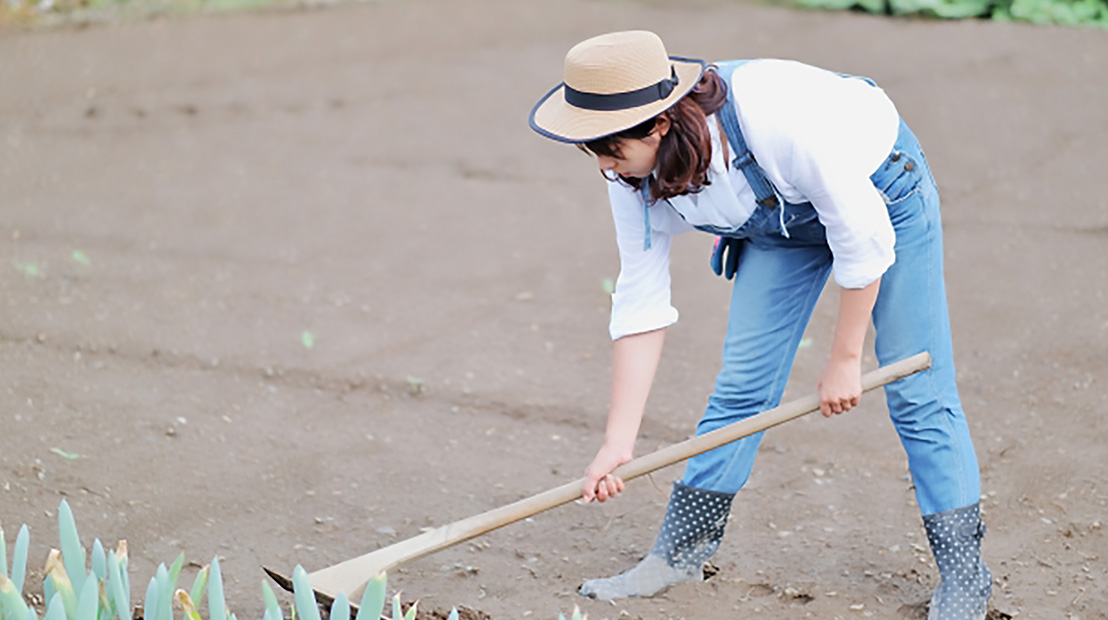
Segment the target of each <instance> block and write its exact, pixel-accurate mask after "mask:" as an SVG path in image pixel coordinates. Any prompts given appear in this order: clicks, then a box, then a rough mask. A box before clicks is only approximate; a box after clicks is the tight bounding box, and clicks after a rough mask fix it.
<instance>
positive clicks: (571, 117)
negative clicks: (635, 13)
mask: <svg viewBox="0 0 1108 620" xmlns="http://www.w3.org/2000/svg"><path fill="white" fill-rule="evenodd" d="M703 72H704V61H703V60H695V59H691V58H680V57H677V56H669V55H667V54H666V48H665V45H663V44H662V40H661V39H660V38H658V35H656V34H654V33H653V32H647V31H645V30H633V31H629V32H612V33H609V34H602V35H600V36H598V37H593V38H591V39H587V40H585V41H582V42H581V43H578V44H577V45H575V46H573V49H571V50H569V53H568V54H566V64H565V81H564V82H562V83H561V84H558V85H557V86H555V87H554V89H553V90H551V91H550V92H549V93H547V94H546V96H545V97H543V98H542V99H540V100H539V102H538V103H537V104H535V107H534V108H532V109H531V118H530V123H531V128H532V129H534V130H535V131H537V132H539V133H540V134H542V135H544V136H546V137H548V138H553V139H555V140H560V141H562V142H588V141H590V140H595V139H597V138H603V137H604V136H610V135H612V134H615V133H619V132H621V131H623V130H624V129H630V128H631V127H634V126H635V125H638V124H639V123H641V122H643V121H645V120H647V119H649V118H652V117H654V116H657V115H659V114H661V113H662V112H664V111H666V110H668V109H669V108H670V107H672V106H673V105H674V104H676V103H677V102H678V101H680V100H681V98H682V97H684V96H685V95H687V94H688V93H689V91H691V90H692V89H693V87H694V86H696V84H697V82H699V81H700V76H701V74H702V73H703Z"/></svg>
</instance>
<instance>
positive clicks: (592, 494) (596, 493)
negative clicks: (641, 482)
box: [582, 443, 632, 504]
mask: <svg viewBox="0 0 1108 620" xmlns="http://www.w3.org/2000/svg"><path fill="white" fill-rule="evenodd" d="M631 457H632V449H631V448H622V447H617V446H613V445H609V444H608V443H605V444H604V445H603V446H601V447H600V451H599V452H597V453H596V458H594V459H593V460H592V463H590V464H589V466H588V467H587V468H585V485H584V488H583V489H582V496H583V497H584V498H585V503H586V504H587V503H589V502H591V501H592V500H594V499H595V500H599V501H601V502H603V501H607V500H608V498H611V497H615V496H616V495H619V494H620V492H622V491H623V479H622V478H620V477H619V476H613V475H611V474H612V470H614V469H615V468H617V467H619V466H620V465H623V464H624V463H626V462H628V461H630V460H631Z"/></svg>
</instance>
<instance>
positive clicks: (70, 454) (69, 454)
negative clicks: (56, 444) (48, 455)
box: [50, 448, 81, 461]
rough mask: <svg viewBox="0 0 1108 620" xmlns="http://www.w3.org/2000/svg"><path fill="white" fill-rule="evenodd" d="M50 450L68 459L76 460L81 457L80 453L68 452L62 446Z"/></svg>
mask: <svg viewBox="0 0 1108 620" xmlns="http://www.w3.org/2000/svg"><path fill="white" fill-rule="evenodd" d="M50 451H51V452H53V453H54V454H57V455H58V456H60V457H62V458H63V459H66V460H68V461H76V460H77V459H79V458H81V455H80V454H77V453H75V452H66V451H65V450H62V449H61V448H50Z"/></svg>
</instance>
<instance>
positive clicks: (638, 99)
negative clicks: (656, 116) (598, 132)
mask: <svg viewBox="0 0 1108 620" xmlns="http://www.w3.org/2000/svg"><path fill="white" fill-rule="evenodd" d="M677 83H678V79H677V70H676V69H674V68H673V67H672V66H671V67H670V77H668V78H666V79H664V80H662V81H661V82H658V83H656V84H651V85H650V86H647V87H645V88H640V89H638V90H632V91H628V92H625V93H586V92H581V91H579V90H576V89H574V88H573V87H572V86H570V85H569V84H566V85H565V88H566V92H565V97H566V103H568V104H569V105H571V106H574V107H576V108H584V109H586V110H596V111H598V112H612V111H615V110H627V109H630V108H637V107H639V106H644V105H647V104H649V103H654V102H655V101H661V100H662V99H665V98H666V97H668V96H670V93H672V92H673V89H675V88H677Z"/></svg>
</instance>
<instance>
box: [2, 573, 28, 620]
mask: <svg viewBox="0 0 1108 620" xmlns="http://www.w3.org/2000/svg"><path fill="white" fill-rule="evenodd" d="M0 609H7V610H9V614H10V617H11V618H25V617H27V603H26V602H24V600H23V596H22V595H20V593H19V591H18V590H16V588H15V584H14V583H12V580H11V579H8V578H7V577H5V576H3V575H0Z"/></svg>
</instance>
